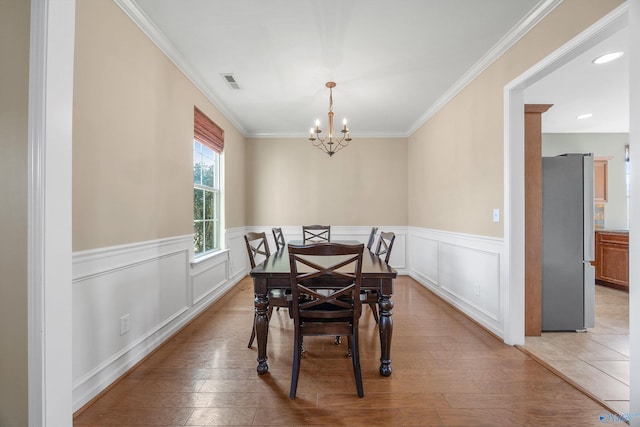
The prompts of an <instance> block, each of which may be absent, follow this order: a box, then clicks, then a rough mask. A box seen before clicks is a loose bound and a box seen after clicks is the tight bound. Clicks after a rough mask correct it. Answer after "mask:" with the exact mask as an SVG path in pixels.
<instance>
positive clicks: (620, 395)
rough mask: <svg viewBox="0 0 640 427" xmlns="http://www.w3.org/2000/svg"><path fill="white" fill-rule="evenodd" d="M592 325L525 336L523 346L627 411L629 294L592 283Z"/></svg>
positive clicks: (617, 409) (614, 406)
mask: <svg viewBox="0 0 640 427" xmlns="http://www.w3.org/2000/svg"><path fill="white" fill-rule="evenodd" d="M595 306H596V322H595V328H589V329H588V330H587V332H586V333H575V332H544V333H542V335H541V336H539V337H526V339H525V345H524V347H523V350H524V351H526V352H528V353H529V354H531V355H532V356H534V357H536V358H538V359H540V360H541V361H542V362H543V363H544V364H546V365H548V366H549V367H550V368H551V369H553V370H556V371H557V372H558V373H560V374H561V375H564V376H565V377H566V378H567V380H568V381H570V382H572V383H574V384H575V385H576V386H577V387H579V388H581V389H583V390H584V391H585V393H588V394H589V395H592V396H593V397H594V398H596V399H598V400H600V401H602V402H603V403H604V404H606V405H607V406H609V408H610V409H611V410H612V411H615V412H617V413H618V414H628V413H629V294H628V293H627V292H625V291H621V290H618V289H612V288H607V287H604V286H600V285H596V304H595Z"/></svg>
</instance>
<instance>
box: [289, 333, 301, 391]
mask: <svg viewBox="0 0 640 427" xmlns="http://www.w3.org/2000/svg"><path fill="white" fill-rule="evenodd" d="M293 341H294V342H293V367H292V368H291V388H290V389H289V399H295V397H296V391H297V389H298V376H299V375H300V359H301V349H302V337H301V336H299V335H298V334H296V336H295V338H294V340H293Z"/></svg>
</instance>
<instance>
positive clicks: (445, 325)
mask: <svg viewBox="0 0 640 427" xmlns="http://www.w3.org/2000/svg"><path fill="white" fill-rule="evenodd" d="M394 301H395V307H394V315H393V320H394V333H393V345H392V353H391V357H392V367H393V374H392V375H391V377H386V378H385V377H382V376H380V374H379V373H378V367H379V357H380V356H379V354H380V349H379V338H378V333H377V328H376V325H375V322H374V321H373V316H372V314H371V311H370V310H368V309H366V308H365V309H364V310H363V317H362V321H361V329H360V338H361V358H362V360H361V363H362V372H363V378H364V391H365V397H364V398H362V399H359V398H358V397H357V395H356V389H355V383H354V379H353V373H352V370H351V361H350V359H348V358H346V357H345V355H346V343H343V344H342V345H340V346H336V345H334V344H333V340H332V339H330V338H327V337H318V338H316V339H312V338H310V339H305V348H306V353H305V357H304V358H303V360H302V362H301V372H300V380H299V384H298V394H297V398H296V399H295V400H290V399H289V398H288V393H289V383H290V380H291V358H292V349H291V345H292V322H291V320H290V319H289V317H288V313H287V310H280V311H279V312H276V311H274V313H273V318H272V321H271V324H270V327H269V348H268V357H269V360H268V363H269V373H268V374H267V375H264V376H258V375H257V374H256V370H255V368H256V357H257V350H256V348H255V346H254V347H253V348H251V349H248V348H247V347H246V343H247V341H248V338H249V335H250V331H251V325H252V321H253V287H252V284H251V281H250V279H249V278H245V279H243V280H242V281H241V282H240V283H239V284H238V285H237V286H236V287H235V288H234V289H233V290H232V291H231V292H230V293H229V294H227V295H226V296H225V297H224V298H223V299H222V300H220V301H218V302H217V303H216V304H214V305H213V306H212V307H210V308H209V309H208V310H206V311H205V312H204V313H203V314H202V315H201V316H200V317H198V318H197V319H196V320H194V321H193V322H192V323H191V324H190V325H188V326H187V327H186V328H185V329H183V330H182V331H181V332H180V333H178V334H177V335H176V336H174V337H173V338H172V339H171V340H169V341H168V342H167V343H166V344H165V345H163V346H162V347H161V348H160V349H159V350H158V351H156V352H155V353H154V354H152V355H151V356H150V357H149V358H148V359H147V360H146V361H144V362H143V363H141V364H140V365H139V366H138V367H137V368H136V369H135V370H133V371H132V372H130V373H129V374H128V375H127V376H126V377H124V378H123V379H122V380H121V381H120V382H119V383H117V384H116V385H115V386H114V387H113V388H112V389H111V390H109V391H108V392H107V393H105V394H104V395H103V396H101V397H100V398H99V399H97V400H96V401H95V402H94V403H93V404H92V405H91V406H89V407H87V408H86V409H85V410H84V411H83V412H81V413H79V414H76V416H75V418H74V426H77V427H80V426H105V425H111V426H131V425H137V426H151V425H170V426H179V425H180V426H182V425H189V426H194V425H197V426H209V425H246V426H249V425H253V426H258V425H265V426H266V425H271V426H273V425H278V426H281V425H332V426H334V425H347V426H354V425H367V426H377V425H381V426H382V425H384V426H390V425H398V426H427V425H433V426H453V425H455V426H462V425H469V426H478V425H487V426H496V425H509V426H515V425H532V426H533V425H535V426H541V425H563V426H573V425H575V426H587V425H594V426H596V425H602V423H601V421H600V418H599V417H600V415H601V414H602V413H608V412H607V410H606V409H605V408H604V407H602V406H601V405H599V404H598V403H596V402H595V401H594V400H592V399H590V398H589V397H587V396H585V395H584V394H582V393H581V392H579V391H578V390H576V389H575V388H573V387H572V386H570V385H569V384H567V383H566V382H564V381H563V380H561V379H560V378H559V377H558V376H556V375H555V374H553V373H551V372H550V371H549V370H547V369H546V368H544V367H542V366H541V365H540V364H539V363H537V362H536V361H534V360H533V359H532V358H530V357H529V356H527V355H526V354H524V353H523V352H521V351H519V350H518V349H516V348H514V347H509V346H507V345H504V344H503V343H502V342H500V341H499V340H497V339H496V338H495V337H493V336H492V335H490V334H489V333H487V332H486V331H484V330H483V329H482V328H480V327H478V326H477V325H476V324H474V323H473V322H471V321H470V320H469V319H467V318H466V317H465V316H463V315H462V314H460V313H459V312H457V311H456V310H454V309H453V308H451V307H450V306H449V305H448V304H446V303H445V302H443V301H442V300H440V299H439V298H438V297H436V296H435V295H434V294H432V293H431V292H429V291H428V290H426V289H425V288H424V287H422V286H421V285H419V284H418V283H417V282H415V281H414V280H412V279H411V278H409V277H407V276H401V277H399V278H398V279H397V280H396V284H395V294H394Z"/></svg>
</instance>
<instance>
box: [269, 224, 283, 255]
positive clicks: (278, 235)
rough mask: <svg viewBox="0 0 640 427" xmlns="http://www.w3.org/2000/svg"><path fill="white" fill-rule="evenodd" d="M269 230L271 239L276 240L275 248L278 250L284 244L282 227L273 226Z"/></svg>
mask: <svg viewBox="0 0 640 427" xmlns="http://www.w3.org/2000/svg"><path fill="white" fill-rule="evenodd" d="M271 232H272V233H273V240H275V241H276V250H277V251H279V250H280V249H282V248H284V247H285V245H286V243H285V241H284V234H283V233H282V228H280V227H277V228H276V227H274V228H272V229H271Z"/></svg>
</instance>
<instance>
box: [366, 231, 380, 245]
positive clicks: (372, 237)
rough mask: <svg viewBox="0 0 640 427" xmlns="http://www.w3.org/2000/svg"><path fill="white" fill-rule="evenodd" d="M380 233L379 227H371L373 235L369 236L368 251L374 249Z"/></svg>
mask: <svg viewBox="0 0 640 427" xmlns="http://www.w3.org/2000/svg"><path fill="white" fill-rule="evenodd" d="M377 232H378V227H371V233H370V234H369V242H368V243H367V249H369V250H371V248H372V247H373V241H374V240H375V239H376V233H377Z"/></svg>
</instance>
